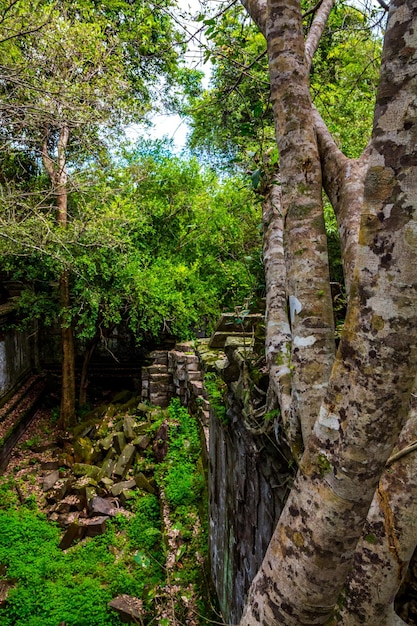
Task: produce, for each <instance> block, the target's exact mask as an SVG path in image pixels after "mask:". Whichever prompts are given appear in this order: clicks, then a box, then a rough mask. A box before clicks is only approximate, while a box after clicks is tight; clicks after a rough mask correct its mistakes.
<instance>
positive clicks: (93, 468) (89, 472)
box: [72, 463, 101, 480]
mask: <svg viewBox="0 0 417 626" xmlns="http://www.w3.org/2000/svg"><path fill="white" fill-rule="evenodd" d="M100 469H101V468H100V467H97V465H89V464H88V463H74V465H73V468H72V471H73V474H74V475H75V476H88V478H92V479H93V480H96V478H97V477H98V475H99V474H100Z"/></svg>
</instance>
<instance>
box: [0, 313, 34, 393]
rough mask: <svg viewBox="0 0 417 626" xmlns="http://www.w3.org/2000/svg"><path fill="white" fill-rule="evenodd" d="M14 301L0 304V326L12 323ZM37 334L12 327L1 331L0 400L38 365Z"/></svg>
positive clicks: (12, 390) (11, 391)
mask: <svg viewBox="0 0 417 626" xmlns="http://www.w3.org/2000/svg"><path fill="white" fill-rule="evenodd" d="M13 314H14V305H13V302H7V303H4V304H0V327H7V326H8V325H11V324H12V321H13ZM35 341H36V339H35V335H34V334H32V333H28V332H21V331H18V330H15V329H13V328H10V330H7V331H5V332H0V402H1V401H2V399H4V398H6V397H8V396H10V395H11V394H12V393H13V392H14V390H15V389H17V388H18V386H19V385H20V384H21V382H22V381H23V380H24V379H25V378H26V377H27V376H28V375H29V374H30V373H31V372H32V371H33V369H34V368H35V367H36V366H37V347H36V343H35Z"/></svg>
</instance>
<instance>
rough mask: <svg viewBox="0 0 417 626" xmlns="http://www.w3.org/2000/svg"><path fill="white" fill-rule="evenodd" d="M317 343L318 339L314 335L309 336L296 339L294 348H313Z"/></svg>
mask: <svg viewBox="0 0 417 626" xmlns="http://www.w3.org/2000/svg"><path fill="white" fill-rule="evenodd" d="M315 343H316V337H315V336H314V335H309V336H308V337H294V346H295V347H296V348H302V347H305V346H312V345H313V344H315Z"/></svg>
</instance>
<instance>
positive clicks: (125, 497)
mask: <svg viewBox="0 0 417 626" xmlns="http://www.w3.org/2000/svg"><path fill="white" fill-rule="evenodd" d="M135 497H136V493H135V492H134V491H133V489H123V491H122V492H121V493H120V495H119V500H120V503H121V505H122V506H126V504H127V502H128V501H129V500H131V499H132V498H135Z"/></svg>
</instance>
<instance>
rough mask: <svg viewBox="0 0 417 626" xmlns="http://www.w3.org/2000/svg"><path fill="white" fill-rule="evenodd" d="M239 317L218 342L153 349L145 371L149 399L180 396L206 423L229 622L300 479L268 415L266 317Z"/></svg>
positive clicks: (214, 563)
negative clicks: (261, 356) (264, 358)
mask: <svg viewBox="0 0 417 626" xmlns="http://www.w3.org/2000/svg"><path fill="white" fill-rule="evenodd" d="M234 317H235V316H234V315H233V314H230V315H224V316H223V317H222V319H221V320H220V322H219V324H218V325H217V329H216V332H215V333H214V335H213V336H212V338H211V339H210V340H208V339H203V340H199V341H198V342H197V343H196V344H195V346H193V344H181V345H177V346H176V348H175V350H172V351H167V352H165V351H157V352H154V353H152V354H151V355H150V356H151V357H152V359H153V364H152V365H150V366H148V367H146V368H143V369H142V394H143V398H144V399H146V400H149V402H152V403H157V404H162V405H163V406H166V405H167V404H168V402H169V400H170V398H171V397H173V396H179V397H180V398H181V400H182V402H183V403H184V404H186V405H187V406H188V407H189V408H190V410H191V411H192V412H193V413H194V414H196V415H197V416H198V417H199V419H200V423H201V425H202V427H203V432H204V433H205V439H206V446H207V448H206V449H207V457H208V470H209V471H208V475H209V498H210V504H209V518H210V519H209V522H210V528H209V537H210V556H211V571H212V578H213V583H214V587H215V589H216V592H217V596H218V600H219V604H220V608H221V611H222V614H223V617H224V619H225V621H226V623H228V624H236V623H238V622H239V619H240V616H241V612H242V609H243V604H244V600H245V595H246V592H247V590H248V587H249V585H250V583H251V581H252V579H253V577H254V576H255V574H256V572H257V570H258V568H259V566H260V564H261V562H262V559H263V556H264V553H265V551H266V548H267V546H268V543H269V540H270V538H271V536H272V533H273V530H274V528H275V525H276V522H277V520H278V518H279V516H280V513H281V510H282V507H283V503H284V502H285V499H286V495H287V492H288V489H289V488H290V481H291V478H292V472H291V470H289V468H288V462H287V460H286V459H285V457H284V455H283V451H282V450H281V449H280V447H279V445H278V443H277V439H276V436H275V432H274V419H273V416H270V420H268V416H267V419H266V420H265V409H264V406H263V404H264V402H265V398H264V394H265V392H264V390H263V389H262V387H265V386H266V384H267V382H266V381H267V376H266V373H265V372H263V371H262V367H260V369H257V368H256V367H254V364H256V363H257V362H258V361H259V360H261V361H262V359H259V356H258V355H257V353H256V351H257V348H258V347H259V352H260V353H262V352H263V338H262V337H261V336H260V337H258V336H257V329H258V327H259V325H260V324H261V322H262V319H263V316H262V315H257V316H247V318H246V319H245V320H244V324H243V326H242V324H237V325H236V324H235V323H234V322H233V318H234ZM204 378H205V379H206V385H204V382H203V380H204ZM210 389H211V393H210ZM268 422H269V423H268ZM208 435H209V436H208Z"/></svg>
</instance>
